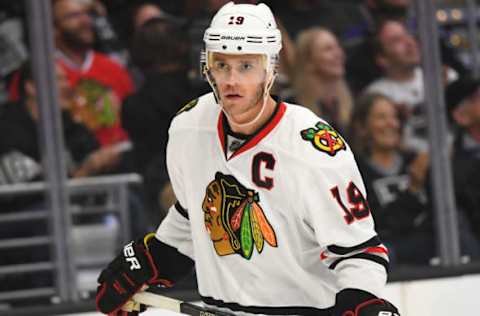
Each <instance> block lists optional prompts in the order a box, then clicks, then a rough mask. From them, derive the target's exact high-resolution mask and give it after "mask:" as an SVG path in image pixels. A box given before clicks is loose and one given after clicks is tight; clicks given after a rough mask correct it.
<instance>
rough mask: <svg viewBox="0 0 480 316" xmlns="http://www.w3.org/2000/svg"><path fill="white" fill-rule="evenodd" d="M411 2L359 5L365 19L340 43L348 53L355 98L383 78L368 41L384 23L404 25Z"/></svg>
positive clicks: (373, 1)
mask: <svg viewBox="0 0 480 316" xmlns="http://www.w3.org/2000/svg"><path fill="white" fill-rule="evenodd" d="M409 5H410V0H365V1H362V3H361V4H360V6H361V7H360V12H361V15H362V19H361V21H360V22H359V23H357V24H354V23H352V24H351V26H350V27H349V28H348V29H347V31H346V32H345V33H344V34H342V36H341V37H340V40H341V41H342V44H343V46H344V47H345V49H346V52H347V56H348V58H347V78H348V83H349V85H350V87H351V88H352V90H353V92H354V93H355V95H358V94H359V93H360V92H361V91H362V90H363V89H364V88H365V87H366V86H367V85H368V84H369V83H370V82H372V81H373V80H375V79H377V78H379V77H381V75H382V70H381V68H380V67H378V66H377V65H376V63H375V59H374V58H373V48H372V45H371V44H370V41H369V37H370V36H371V35H372V34H374V33H375V30H376V29H377V26H378V25H380V24H381V22H382V21H385V20H397V21H405V20H406V18H407V12H408V8H409Z"/></svg>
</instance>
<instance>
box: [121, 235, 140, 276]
mask: <svg viewBox="0 0 480 316" xmlns="http://www.w3.org/2000/svg"><path fill="white" fill-rule="evenodd" d="M123 255H124V256H125V260H126V261H127V262H129V263H130V270H132V271H133V270H139V269H141V268H142V266H141V265H140V262H138V259H137V258H136V257H135V250H134V249H133V241H132V242H131V243H129V244H127V245H126V246H125V247H124V248H123Z"/></svg>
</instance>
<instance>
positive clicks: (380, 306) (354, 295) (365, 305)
mask: <svg viewBox="0 0 480 316" xmlns="http://www.w3.org/2000/svg"><path fill="white" fill-rule="evenodd" d="M333 316H400V313H399V312H398V309H397V308H396V307H395V306H393V304H392V303H390V302H389V301H387V300H384V299H381V298H377V297H376V296H374V295H372V294H370V293H368V292H366V291H362V290H357V289H344V290H342V291H340V292H338V294H337V296H336V303H335V307H334V308H333Z"/></svg>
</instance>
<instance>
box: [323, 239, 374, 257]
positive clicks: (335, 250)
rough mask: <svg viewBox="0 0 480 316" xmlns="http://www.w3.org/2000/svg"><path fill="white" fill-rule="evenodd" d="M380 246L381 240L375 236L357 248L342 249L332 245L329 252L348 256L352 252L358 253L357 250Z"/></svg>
mask: <svg viewBox="0 0 480 316" xmlns="http://www.w3.org/2000/svg"><path fill="white" fill-rule="evenodd" d="M380 244H381V242H380V239H379V238H378V236H374V237H372V238H370V239H369V240H367V241H366V242H364V243H361V244H359V245H356V246H353V247H340V246H336V245H331V246H328V247H327V249H328V251H330V252H332V253H334V254H337V255H341V256H343V255H346V254H348V253H350V252H354V251H357V250H362V249H363V248H368V247H374V246H378V245H380Z"/></svg>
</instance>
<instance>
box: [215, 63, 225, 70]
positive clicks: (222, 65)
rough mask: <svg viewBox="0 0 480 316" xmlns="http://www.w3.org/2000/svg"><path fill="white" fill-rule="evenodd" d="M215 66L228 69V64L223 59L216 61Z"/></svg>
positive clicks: (218, 68)
mask: <svg viewBox="0 0 480 316" xmlns="http://www.w3.org/2000/svg"><path fill="white" fill-rule="evenodd" d="M213 66H214V68H215V69H217V70H226V69H227V68H228V65H227V64H226V63H224V62H223V61H216V62H215V63H214V64H213Z"/></svg>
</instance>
